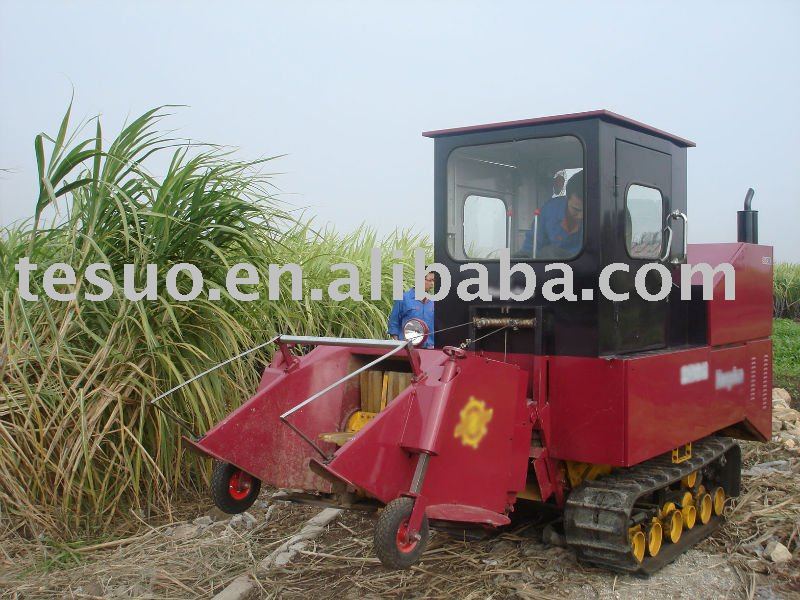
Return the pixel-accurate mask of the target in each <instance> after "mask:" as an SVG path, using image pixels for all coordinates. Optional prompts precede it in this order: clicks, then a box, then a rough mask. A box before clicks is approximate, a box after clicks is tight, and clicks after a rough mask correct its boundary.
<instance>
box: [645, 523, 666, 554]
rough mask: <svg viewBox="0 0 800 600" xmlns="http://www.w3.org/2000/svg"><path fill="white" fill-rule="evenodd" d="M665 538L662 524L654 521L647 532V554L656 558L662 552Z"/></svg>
mask: <svg viewBox="0 0 800 600" xmlns="http://www.w3.org/2000/svg"><path fill="white" fill-rule="evenodd" d="M663 537H664V530H663V529H662V528H661V523H659V522H658V521H657V520H656V519H654V520H653V522H652V523H650V527H649V529H648V530H647V552H648V554H650V556H656V555H657V554H658V553H659V552H660V551H661V541H662V539H663Z"/></svg>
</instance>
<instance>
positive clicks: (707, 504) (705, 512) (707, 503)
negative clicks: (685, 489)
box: [700, 494, 713, 525]
mask: <svg viewBox="0 0 800 600" xmlns="http://www.w3.org/2000/svg"><path fill="white" fill-rule="evenodd" d="M712 505H713V502H712V501H711V494H703V497H702V498H700V522H701V523H702V524H703V525H705V524H706V523H708V522H709V521H710V520H711V511H712V510H713V506H712Z"/></svg>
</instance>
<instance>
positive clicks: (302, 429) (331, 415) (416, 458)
mask: <svg viewBox="0 0 800 600" xmlns="http://www.w3.org/2000/svg"><path fill="white" fill-rule="evenodd" d="M424 135H426V136H428V137H430V138H433V139H434V140H435V193H434V197H435V207H434V210H435V241H434V257H435V261H436V262H437V263H440V264H441V265H444V267H445V268H446V269H447V270H448V271H449V274H450V276H451V278H452V290H456V289H457V286H458V284H459V283H460V282H462V281H464V280H465V279H468V278H472V277H475V273H474V271H470V270H468V269H463V271H462V267H463V266H464V265H465V264H466V263H480V264H481V265H483V266H485V267H486V269H487V270H488V277H489V290H490V291H489V293H488V296H487V295H486V294H483V295H481V296H479V297H476V298H475V299H474V300H470V301H465V300H463V299H461V298H459V296H458V295H457V294H456V293H454V292H452V291H451V293H450V294H448V295H447V297H446V298H444V299H440V300H437V303H436V315H435V331H436V335H435V342H436V344H435V347H434V348H433V349H421V348H420V347H419V346H418V345H415V343H412V341H413V342H417V341H419V340H420V339H421V336H422V335H424V334H425V333H426V332H425V331H424V327H423V326H422V325H421V323H420V322H415V321H410V322H409V323H408V324H407V329H408V331H407V332H406V338H407V339H410V340H412V341H405V340H400V341H394V340H356V339H338V338H313V337H302V336H279V337H278V338H276V339H275V340H274V343H275V344H277V350H276V352H275V354H274V358H273V360H272V362H271V364H270V365H269V366H268V367H267V368H266V370H265V371H264V373H263V376H262V378H261V382H260V385H259V388H258V390H257V391H256V393H255V395H254V396H253V397H252V398H250V399H249V400H247V401H246V402H244V403H243V404H242V405H241V406H240V407H239V408H238V409H236V410H234V411H233V412H232V413H231V414H230V415H228V416H227V417H226V418H225V419H224V420H222V421H221V422H220V423H218V424H217V425H216V426H214V427H213V428H212V429H210V430H209V431H208V432H207V433H205V435H203V436H200V437H199V438H197V439H190V440H187V441H188V443H189V444H190V445H191V446H192V448H193V449H195V450H197V451H198V452H200V453H201V454H203V455H205V456H208V457H211V458H213V459H215V466H214V469H213V475H212V486H211V487H212V490H211V491H212V496H213V498H214V501H215V502H216V504H217V505H218V506H219V508H220V509H222V510H223V511H226V512H228V513H236V512H241V511H244V510H246V509H247V508H248V507H249V506H250V505H251V504H252V503H253V502H254V500H255V498H256V496H257V495H258V492H259V489H260V486H261V483H262V482H263V483H265V484H268V485H270V486H274V487H277V488H284V489H287V490H291V493H290V494H289V495H288V496H286V498H287V499H291V500H297V501H301V502H311V503H316V504H322V505H336V506H344V507H349V508H353V509H362V508H372V509H376V510H378V511H379V513H378V514H379V516H378V518H377V522H376V526H375V534H374V544H375V551H376V553H377V555H378V557H379V558H380V560H381V561H382V562H383V563H384V564H385V565H386V566H388V567H391V568H407V567H409V566H411V565H412V564H414V563H415V562H416V561H418V560H419V559H420V557H421V555H422V552H423V551H424V549H425V546H426V543H427V542H428V539H429V528H430V527H434V528H437V527H441V528H443V529H447V528H454V527H455V528H461V529H464V528H472V527H474V528H484V529H494V528H502V527H504V526H506V525H508V524H509V523H510V516H511V514H512V513H513V512H514V511H515V509H516V508H517V507H518V506H519V504H520V503H522V502H532V503H535V504H534V506H540V505H541V504H547V505H550V506H551V507H555V508H558V509H560V510H562V511H563V527H564V535H565V538H566V542H567V543H568V545H569V546H571V547H572V548H574V549H575V550H576V552H577V555H578V558H579V559H580V560H581V561H583V562H585V563H589V564H593V565H599V566H603V567H606V568H608V569H611V570H614V571H621V572H634V573H640V574H649V573H652V572H653V571H655V570H657V569H658V568H659V567H660V566H662V565H663V564H665V563H667V562H669V561H670V560H672V559H674V558H675V557H676V556H677V555H678V554H680V553H681V552H683V551H684V550H685V549H686V548H688V547H690V546H692V545H693V544H695V543H697V542H698V541H699V540H701V539H702V538H704V537H705V536H707V535H709V534H710V533H711V532H713V531H714V530H715V528H717V527H718V526H719V525H720V523H721V522H722V520H723V519H724V518H725V506H726V500H727V499H728V498H731V497H735V496H737V495H738V494H739V492H740V470H741V453H740V448H739V446H738V445H737V443H736V441H734V440H735V439H746V440H758V441H766V440H768V439H769V438H770V434H771V431H770V428H771V392H770V390H771V387H770V383H771V380H772V374H771V370H772V362H771V357H772V350H771V341H770V335H771V323H772V320H771V317H772V248H771V247H768V246H764V245H759V244H758V243H757V242H758V240H757V235H758V232H757V221H756V216H757V213H756V212H755V211H753V210H752V209H751V206H750V202H751V200H752V193H750V194H748V199H747V203H746V204H747V205H746V207H745V210H743V211H739V215H738V217H739V236H738V238H739V239H738V241H737V242H736V243H722V244H687V243H686V242H687V227H688V223H689V219H688V217H687V215H688V212H687V189H686V188H687V184H686V150H687V148H689V147H692V146H694V144H693V143H692V142H689V141H687V140H685V139H682V138H679V137H676V136H674V135H671V134H669V133H666V132H664V131H660V130H657V129H655V128H652V127H650V126H647V125H644V124H642V123H639V122H636V121H633V120H630V119H627V118H625V117H622V116H619V115H616V114H614V113H610V112H607V111H593V112H587V113H578V114H572V115H563V116H557V117H546V118H537V119H531V120H526V121H516V122H505V123H497V124H492V125H481V126H473V127H464V128H460V129H449V130H442V131H433V132H428V133H425V134H424ZM576 198H577V199H576ZM697 201H698V202H704V201H710V199H703V198H699V199H698V200H697ZM731 216H732V213H731ZM721 218H723V216H722V215H721ZM506 251H507V252H508V253H509V256H510V257H511V264H512V266H519V265H527V266H529V267H530V269H531V270H532V272H533V273H535V276H536V282H537V287H536V291H535V293H534V294H533V296H532V297H529V298H527V299H524V300H520V299H512V300H502V299H501V294H500V293H499V292H498V290H499V287H500V284H499V277H500V268H501V267H500V260H499V258H500V256H501V255H502V253H503V252H506ZM553 263H559V264H561V265H562V266H564V265H566V266H567V267H569V268H570V269H571V271H572V274H573V286H574V290H576V296H577V297H572V298H569V297H561V298H557V299H549V300H548V299H547V298H545V297H544V295H543V293H542V290H543V288H544V287H545V286H547V284H548V282H550V283H551V291H554V292H557V291H558V290H559V289H561V288H559V285H561V284H559V283H558V282H555V280H554V278H556V277H563V270H562V269H561V268H559V269H555V268H553V267H552V264H553ZM612 263H619V264H621V265H623V266H624V267H626V268H621V269H617V270H614V271H613V272H612V273H610V274H609V275H608V276H607V277H606V282H605V283H606V284H608V287H609V288H610V289H611V290H613V294H612V297H611V298H608V297H606V296H605V295H604V294H600V293H599V291H598V290H599V285H600V284H601V283H602V281H600V280H601V279H602V276H601V273H602V271H603V268H604V267H605V266H607V265H609V264H612ZM654 263H657V264H660V265H664V266H665V267H666V268H667V269H669V272H670V273H671V274H672V280H671V281H667V282H666V286H667V289H668V293H666V295H664V294H663V293H661V294H660V295H659V294H658V292H659V291H662V292H663V289H662V285H664V282H663V280H662V279H659V277H658V273H657V272H656V270H655V269H652V268H650V269H645V270H644V274H641V273H639V271H641V270H642V268H643V267H646V266H647V265H652V264H654ZM701 263H706V264H708V265H710V266H711V267H713V268H715V267H717V266H719V265H721V264H723V263H728V264H730V265H732V269H733V271H734V274H735V299H733V300H730V299H725V294H724V291H725V290H724V286H725V284H726V281H725V280H726V278H725V277H724V276H723V273H722V272H719V271H718V272H714V273H712V275H711V277H710V278H709V279H708V281H706V285H708V286H710V288H711V290H710V291H711V294H710V297H708V298H707V299H703V293H702V292H703V290H702V287H703V281H702V274H701V273H695V274H694V276H692V277H691V278H690V279H689V280H682V279H681V277H680V274H679V271H680V269H681V267H682V265H685V264H688V265H698V264H701ZM522 270H524V269H522V268H520V269H517V270H516V271H515V272H514V273H513V274H512V276H511V281H510V289H511V290H512V291H513V290H516V291H517V292H519V290H520V289H521V288H522V287H523V282H522V281H521V280H520V276H521V275H522V273H521V271H522ZM637 274H638V275H637ZM637 276H638V277H639V278H640V279H639V281H640V283H642V284H643V285H644V286H645V288H646V290H647V291H648V293H649V294H651V296H650V297H648V298H646V297H643V296H642V295H640V294H638V293H637V292H636V283H637ZM562 287H565V286H562ZM686 287H690V288H691V289H690V290H689V291H690V292H691V293H690V294H689V296H690V299H682V292H684V296H686V294H685V292H686V290H685V288H686ZM587 290H588V291H587ZM657 295H658V296H659V298H658V299H656V300H654V299H652V298H653V297H654V296H657ZM412 334H415V335H416V337H415V335H412ZM298 345H303V346H305V347H312V348H313V349H312V350H311V351H308V352H306V353H304V354H302V355H299V353H298V352H296V351H294V350H293V349H294V347H295V346H298Z"/></svg>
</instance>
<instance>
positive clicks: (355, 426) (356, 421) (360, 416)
mask: <svg viewBox="0 0 800 600" xmlns="http://www.w3.org/2000/svg"><path fill="white" fill-rule="evenodd" d="M376 414H378V413H374V412H367V411H364V410H357V411H356V412H354V413H353V414H352V415H350V418H349V419H347V425H346V426H345V431H347V432H349V433H355V432H356V431H360V430H361V428H362V427H364V425H366V424H367V423H369V422H370V421H372V419H374V418H375V415H376Z"/></svg>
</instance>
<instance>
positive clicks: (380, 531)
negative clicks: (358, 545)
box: [375, 498, 430, 569]
mask: <svg viewBox="0 0 800 600" xmlns="http://www.w3.org/2000/svg"><path fill="white" fill-rule="evenodd" d="M413 508H414V500H413V499H412V498H397V499H395V500H392V501H391V502H389V504H387V505H386V508H384V509H383V512H381V516H380V517H378V523H377V524H376V525H375V554H377V555H378V558H379V559H380V561H381V562H382V563H383V565H384V566H385V567H388V568H389V569H408V568H409V567H410V566H411V565H413V564H414V563H416V562H417V561H418V560H419V559H420V556H422V553H423V552H424V551H425V547H426V546H427V545H428V538H429V537H430V530H429V529H428V517H423V518H422V525H421V526H420V528H419V538H418V539H416V540H409V539H407V533H408V521H409V519H410V518H411V511H412V510H413Z"/></svg>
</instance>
